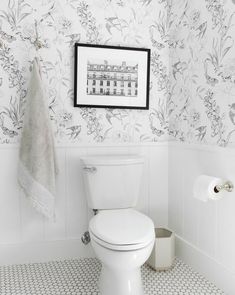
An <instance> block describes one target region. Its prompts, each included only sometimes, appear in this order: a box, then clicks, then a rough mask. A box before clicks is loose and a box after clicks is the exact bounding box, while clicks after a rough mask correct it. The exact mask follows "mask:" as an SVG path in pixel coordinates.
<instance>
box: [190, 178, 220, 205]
mask: <svg viewBox="0 0 235 295" xmlns="http://www.w3.org/2000/svg"><path fill="white" fill-rule="evenodd" d="M222 183H223V180H222V179H221V178H216V177H213V176H209V175H200V176H199V177H198V178H197V179H196V180H195V183H194V187H193V196H194V198H196V199H198V200H201V201H203V202H207V201H208V200H210V199H211V200H219V199H221V198H222V197H223V196H224V193H223V192H222V191H220V192H215V186H216V185H221V184H222Z"/></svg>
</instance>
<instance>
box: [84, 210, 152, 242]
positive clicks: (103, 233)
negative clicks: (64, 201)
mask: <svg viewBox="0 0 235 295" xmlns="http://www.w3.org/2000/svg"><path fill="white" fill-rule="evenodd" d="M89 230H90V231H91V232H92V233H93V234H94V235H95V236H96V237H97V238H99V239H100V240H102V241H104V242H106V243H109V244H114V245H123V246H124V245H136V244H143V243H147V242H151V241H152V240H153V239H154V224H153V222H152V220H151V219H150V218H149V217H147V216H145V215H144V214H142V213H140V212H138V211H136V210H134V209H117V210H103V211H100V212H99V213H98V214H97V215H96V216H94V217H93V218H92V219H91V221H90V224H89Z"/></svg>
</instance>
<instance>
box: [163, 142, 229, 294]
mask: <svg viewBox="0 0 235 295" xmlns="http://www.w3.org/2000/svg"><path fill="white" fill-rule="evenodd" d="M168 163H169V167H168V170H169V196H168V198H169V212H168V214H169V227H170V228H171V229H172V230H173V231H174V232H175V233H176V235H177V238H176V245H177V247H176V249H177V255H178V256H179V257H180V258H182V259H183V260H184V261H185V262H187V263H188V264H190V265H192V266H193V267H194V268H195V269H197V270H198V271H199V272H201V273H202V274H204V275H205V276H206V277H207V278H209V279H210V280H212V281H214V282H215V283H216V285H217V286H219V287H220V288H222V289H223V290H224V291H225V292H226V294H231V295H233V294H235V191H233V192H232V193H228V194H227V197H226V198H224V199H221V200H218V201H208V202H202V201H199V200H197V199H195V198H194V197H193V183H194V181H195V179H196V177H197V176H199V175H200V174H206V175H211V176H216V177H221V178H224V179H229V180H231V181H232V182H233V183H234V184H235V149H231V148H226V149H224V148H218V147H214V146H202V145H186V144H183V143H182V144H180V143H178V144H177V143H170V144H169V159H168Z"/></svg>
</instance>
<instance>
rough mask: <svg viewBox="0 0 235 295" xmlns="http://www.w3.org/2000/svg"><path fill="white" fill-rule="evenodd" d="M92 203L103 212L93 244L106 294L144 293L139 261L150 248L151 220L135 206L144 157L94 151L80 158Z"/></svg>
mask: <svg viewBox="0 0 235 295" xmlns="http://www.w3.org/2000/svg"><path fill="white" fill-rule="evenodd" d="M81 162H82V166H83V177H84V184H85V190H86V196H87V202H88V206H89V207H90V208H91V209H94V212H98V214H97V215H95V216H94V217H93V218H92V219H91V220H90V223H89V233H90V237H91V244H92V246H93V249H94V252H95V254H96V256H97V258H99V259H100V261H101V263H102V270H101V275H100V282H99V289H100V293H101V295H143V294H144V293H143V287H142V280H141V272H140V267H141V265H143V264H144V263H145V261H146V260H147V259H148V257H149V256H150V254H151V250H152V248H153V245H154V240H155V233H154V224H153V222H152V220H151V219H150V218H149V217H147V216H145V215H144V214H142V213H140V212H138V211H137V210H135V209H133V208H134V207H135V206H136V204H137V200H138V196H139V192H140V185H141V179H142V175H143V165H144V159H143V158H142V157H140V156H136V155H135V156H130V155H127V156H125V155H121V156H120V155H119V156H114V155H110V156H100V155H99V156H90V157H85V158H82V159H81Z"/></svg>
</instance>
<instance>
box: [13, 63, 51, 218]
mask: <svg viewBox="0 0 235 295" xmlns="http://www.w3.org/2000/svg"><path fill="white" fill-rule="evenodd" d="M26 99H27V101H26V108H25V115H24V124H23V130H22V136H21V141H20V151H19V167H18V182H19V185H20V187H21V188H22V189H23V192H24V194H25V196H26V197H27V198H28V199H29V200H30V201H31V203H32V205H33V207H35V209H36V210H38V211H39V212H41V213H42V214H44V215H45V216H47V217H48V218H49V219H52V220H54V217H55V216H54V210H55V177H56V173H57V168H56V158H55V149H54V140H53V134H52V128H51V121H50V117H49V112H48V108H47V106H46V98H45V94H44V91H43V83H42V77H41V70H40V66H39V62H38V60H37V58H35V60H34V63H33V70H32V75H31V79H30V83H29V90H28V94H27V97H26Z"/></svg>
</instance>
